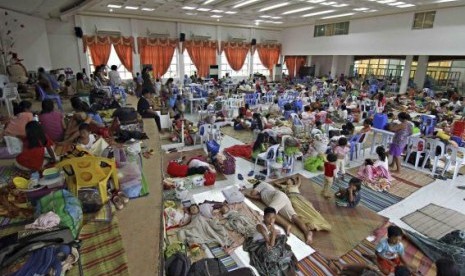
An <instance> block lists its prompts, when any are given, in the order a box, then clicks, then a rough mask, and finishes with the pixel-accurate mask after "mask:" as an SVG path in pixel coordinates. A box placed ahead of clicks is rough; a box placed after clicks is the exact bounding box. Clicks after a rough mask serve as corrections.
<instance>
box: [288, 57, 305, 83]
mask: <svg viewBox="0 0 465 276" xmlns="http://www.w3.org/2000/svg"><path fill="white" fill-rule="evenodd" d="M306 60H307V58H306V57H305V56H286V57H285V58H284V62H286V67H287V70H288V71H289V77H290V78H291V79H293V78H294V77H295V76H296V75H298V74H299V71H300V67H302V66H303V65H304V64H305V61H306Z"/></svg>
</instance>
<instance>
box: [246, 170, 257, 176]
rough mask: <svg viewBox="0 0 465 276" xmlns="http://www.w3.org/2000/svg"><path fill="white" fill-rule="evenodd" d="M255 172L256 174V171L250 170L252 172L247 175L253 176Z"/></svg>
mask: <svg viewBox="0 0 465 276" xmlns="http://www.w3.org/2000/svg"><path fill="white" fill-rule="evenodd" d="M254 174H255V172H254V171H250V172H249V173H248V174H247V176H252V175H254Z"/></svg>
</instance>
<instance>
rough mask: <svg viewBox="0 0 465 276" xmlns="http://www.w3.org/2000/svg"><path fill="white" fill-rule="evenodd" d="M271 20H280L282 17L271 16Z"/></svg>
mask: <svg viewBox="0 0 465 276" xmlns="http://www.w3.org/2000/svg"><path fill="white" fill-rule="evenodd" d="M271 18H272V19H281V18H282V17H281V16H272V17H271Z"/></svg>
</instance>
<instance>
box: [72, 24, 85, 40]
mask: <svg viewBox="0 0 465 276" xmlns="http://www.w3.org/2000/svg"><path fill="white" fill-rule="evenodd" d="M74 34H75V35H76V37H79V38H82V36H83V35H84V34H83V33H82V29H81V27H74Z"/></svg>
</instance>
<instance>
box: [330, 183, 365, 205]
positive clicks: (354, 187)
mask: <svg viewBox="0 0 465 276" xmlns="http://www.w3.org/2000/svg"><path fill="white" fill-rule="evenodd" d="M361 188H362V181H361V180H360V179H358V178H356V177H353V178H352V179H351V180H350V181H349V187H348V188H347V189H342V188H341V189H339V191H338V192H337V193H336V194H334V196H335V197H336V205H337V206H339V207H348V208H353V207H355V206H357V205H358V203H359V202H360V190H361Z"/></svg>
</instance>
